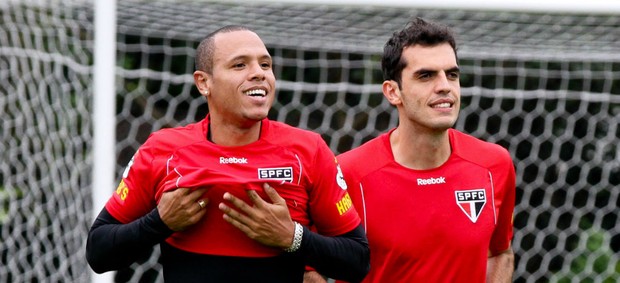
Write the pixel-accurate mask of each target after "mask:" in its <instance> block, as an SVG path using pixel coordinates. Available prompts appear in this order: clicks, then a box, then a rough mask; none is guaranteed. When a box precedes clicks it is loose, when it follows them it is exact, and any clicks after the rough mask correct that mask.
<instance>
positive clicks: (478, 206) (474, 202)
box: [454, 189, 487, 223]
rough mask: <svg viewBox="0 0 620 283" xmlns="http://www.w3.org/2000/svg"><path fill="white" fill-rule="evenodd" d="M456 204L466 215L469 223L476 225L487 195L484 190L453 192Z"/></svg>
mask: <svg viewBox="0 0 620 283" xmlns="http://www.w3.org/2000/svg"><path fill="white" fill-rule="evenodd" d="M454 196H455V198H456V204H457V205H458V206H459V207H460V208H461V210H462V211H463V212H464V213H465V215H467V217H468V218H469V220H471V222H473V223H476V221H477V220H478V216H480V213H481V212H482V209H483V208H484V205H485V204H486V203H487V195H486V192H485V191H484V189H475V190H467V191H455V192H454Z"/></svg>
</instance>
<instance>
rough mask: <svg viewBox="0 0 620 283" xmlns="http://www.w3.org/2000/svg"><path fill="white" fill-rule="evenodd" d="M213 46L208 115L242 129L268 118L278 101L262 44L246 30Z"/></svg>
mask: <svg viewBox="0 0 620 283" xmlns="http://www.w3.org/2000/svg"><path fill="white" fill-rule="evenodd" d="M214 43H215V52H214V54H213V72H212V74H211V75H208V81H209V83H208V84H209V93H210V94H209V100H208V101H209V112H211V113H212V115H213V117H218V118H217V119H223V120H225V121H228V122H232V123H239V124H241V125H243V124H246V123H250V124H251V123H253V122H254V121H258V120H262V119H264V118H266V117H267V114H268V112H269V109H270V108H271V105H272V103H273V100H274V97H275V76H274V74H273V70H272V60H271V56H270V55H269V52H268V51H267V48H266V47H265V44H264V43H263V41H262V40H261V39H260V38H259V37H258V35H256V34H255V33H253V32H251V31H246V30H243V31H234V32H228V33H220V34H218V35H216V36H215V38H214Z"/></svg>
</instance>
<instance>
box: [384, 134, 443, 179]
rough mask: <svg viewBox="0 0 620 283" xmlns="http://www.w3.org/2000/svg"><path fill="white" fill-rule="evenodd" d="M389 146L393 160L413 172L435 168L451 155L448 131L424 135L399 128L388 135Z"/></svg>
mask: <svg viewBox="0 0 620 283" xmlns="http://www.w3.org/2000/svg"><path fill="white" fill-rule="evenodd" d="M390 144H391V146H392V152H393V154H394V160H395V161H396V162H397V163H398V164H400V165H402V166H404V167H407V168H411V169H415V170H428V169H433V168H437V167H439V166H441V165H442V164H444V163H445V162H446V161H448V158H450V154H451V153H452V149H451V147H450V139H449V136H448V131H439V132H432V133H424V132H420V131H413V130H410V129H406V128H404V127H401V126H399V127H398V128H397V129H396V130H394V131H393V132H392V134H391V135H390Z"/></svg>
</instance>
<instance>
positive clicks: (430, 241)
mask: <svg viewBox="0 0 620 283" xmlns="http://www.w3.org/2000/svg"><path fill="white" fill-rule="evenodd" d="M392 131H393V130H392ZM392 131H390V132H389V133H386V134H383V135H381V136H379V137H377V138H375V139H373V140H371V141H369V142H367V143H365V144H364V145H362V146H360V147H358V148H356V149H353V150H351V151H349V152H346V153H343V154H341V155H339V156H338V160H339V162H340V165H341V166H342V170H343V172H344V176H345V179H346V180H347V182H348V184H349V193H350V195H351V198H352V200H353V204H354V206H355V208H356V209H357V211H358V213H359V214H360V217H361V218H362V223H363V224H364V226H365V228H366V231H367V236H368V242H369V245H370V266H371V268H370V273H369V274H368V276H367V277H366V279H365V280H364V281H363V282H434V283H437V282H450V283H454V282H463V283H469V282H485V280H486V279H485V276H486V267H487V258H488V253H489V252H491V254H493V255H495V254H497V253H499V252H501V251H505V250H507V249H508V248H509V247H510V242H511V239H512V233H513V229H512V226H513V225H512V218H513V210H514V202H515V171H514V165H513V163H512V160H511V158H510V155H509V154H508V152H507V151H506V150H505V149H504V148H502V147H500V146H498V145H495V144H491V143H487V142H483V141H481V140H478V139H476V138H474V137H471V136H469V135H466V134H464V133H461V132H458V131H456V130H452V129H451V130H450V131H449V137H450V144H451V146H452V154H451V156H450V157H449V159H448V161H447V162H445V164H443V165H441V166H440V167H438V168H435V169H431V170H412V169H409V168H405V167H403V166H401V165H399V164H398V163H396V162H395V161H394V158H393V153H392V149H391V146H390V139H389V137H390V134H391V133H392ZM412 150H415V149H412Z"/></svg>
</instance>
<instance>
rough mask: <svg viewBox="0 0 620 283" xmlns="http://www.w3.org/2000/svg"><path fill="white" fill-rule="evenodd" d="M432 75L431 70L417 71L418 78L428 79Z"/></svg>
mask: <svg viewBox="0 0 620 283" xmlns="http://www.w3.org/2000/svg"><path fill="white" fill-rule="evenodd" d="M431 77H432V73H431V72H420V73H418V79H419V80H428V79H430V78H431Z"/></svg>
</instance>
